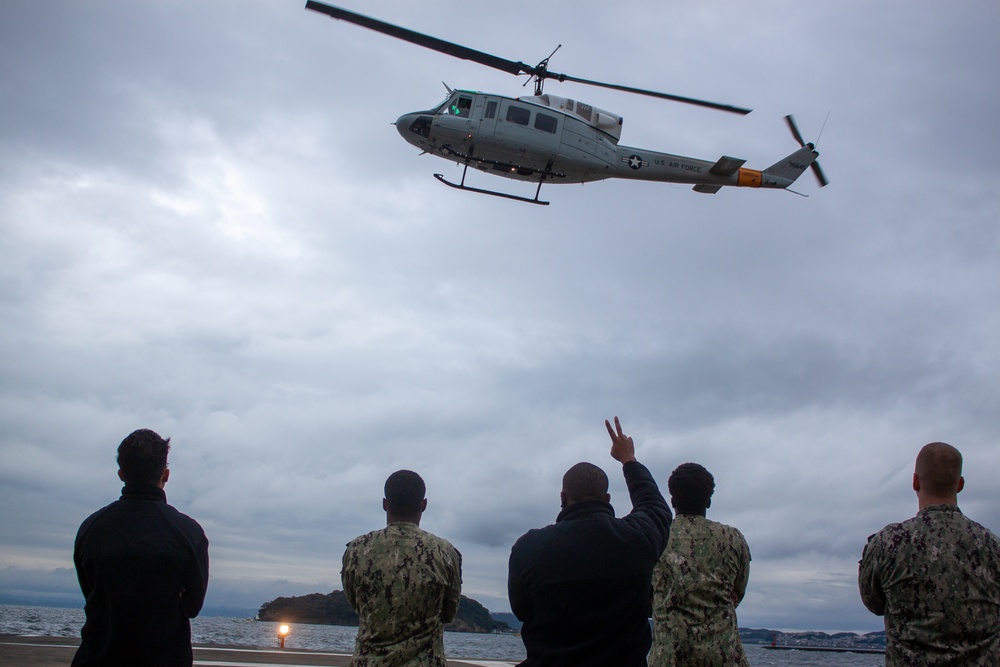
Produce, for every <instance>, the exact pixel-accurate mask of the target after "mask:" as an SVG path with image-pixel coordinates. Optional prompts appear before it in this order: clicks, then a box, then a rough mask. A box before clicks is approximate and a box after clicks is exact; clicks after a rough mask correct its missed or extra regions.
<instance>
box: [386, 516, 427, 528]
mask: <svg viewBox="0 0 1000 667" xmlns="http://www.w3.org/2000/svg"><path fill="white" fill-rule="evenodd" d="M385 523H386V525H387V526H391V525H392V524H394V523H415V524H416V525H418V526H419V525H420V515H419V514H416V515H413V514H391V513H390V514H387V515H386V517H385Z"/></svg>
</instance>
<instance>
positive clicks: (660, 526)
mask: <svg viewBox="0 0 1000 667" xmlns="http://www.w3.org/2000/svg"><path fill="white" fill-rule="evenodd" d="M623 472H624V474H625V483H626V485H627V486H628V490H629V495H630V496H631V499H632V508H633V509H632V512H631V514H629V515H628V516H626V517H624V518H622V519H617V518H615V511H614V508H612V507H611V505H610V504H609V503H606V502H603V501H587V502H581V503H574V504H573V505H570V506H569V507H567V508H565V509H564V510H563V511H562V512H560V513H559V516H558V518H557V519H556V522H555V523H554V524H552V525H550V526H546V527H545V528H538V529H535V530H530V531H528V532H527V533H526V534H525V535H523V536H522V537H521V538H520V539H519V540H518V541H517V542H516V543H515V544H514V547H513V549H511V553H510V570H509V576H508V579H507V593H508V596H509V598H510V605H511V609H512V610H513V611H514V614H515V615H516V616H517V617H518V618H519V619H520V620H521V621H523V622H524V625H523V626H522V628H521V638H522V640H523V641H524V647H525V649H526V650H527V655H528V657H527V659H526V660H525V661H524V662H522V663H521V665H522V666H525V667H528V666H530V667H542V666H545V667H561V666H566V667H586V666H588V665H594V666H595V667H607V666H608V665H614V666H615V667H626V666H632V665H643V666H644V665H646V655H647V654H648V653H649V647H650V644H651V643H652V635H651V633H650V630H649V621H648V618H649V599H650V579H651V577H652V574H653V566H655V565H656V562H657V560H659V558H660V554H661V553H662V552H663V549H664V547H666V545H667V536H668V534H669V531H670V521H671V518H672V517H671V513H670V508H669V507H668V506H667V502H666V501H665V500H664V499H663V495H662V494H661V493H660V491H659V489H658V488H657V486H656V482H655V481H654V480H653V477H652V475H650V474H649V471H648V470H647V469H646V467H645V466H643V465H642V464H641V463H638V462H629V463H626V464H625V465H624V466H623Z"/></svg>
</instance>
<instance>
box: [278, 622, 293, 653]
mask: <svg viewBox="0 0 1000 667" xmlns="http://www.w3.org/2000/svg"><path fill="white" fill-rule="evenodd" d="M289 632H291V630H289V629H288V626H287V625H279V626H278V644H279V645H280V646H281V648H285V637H287V636H288V633H289Z"/></svg>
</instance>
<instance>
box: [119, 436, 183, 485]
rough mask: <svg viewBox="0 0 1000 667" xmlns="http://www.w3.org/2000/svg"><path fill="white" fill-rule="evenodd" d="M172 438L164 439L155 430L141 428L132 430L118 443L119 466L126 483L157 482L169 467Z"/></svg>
mask: <svg viewBox="0 0 1000 667" xmlns="http://www.w3.org/2000/svg"><path fill="white" fill-rule="evenodd" d="M169 451H170V438H167V439H166V440H164V439H163V438H161V437H160V436H159V434H157V433H156V432H155V431H150V430H149V429H148V428H141V429H139V430H137V431H132V432H131V433H130V434H129V435H128V436H127V437H126V438H125V439H124V440H122V442H121V444H120V445H118V458H117V460H118V468H119V469H120V470H121V471H122V479H123V481H124V482H125V483H126V484H156V483H157V482H159V481H160V477H161V476H162V475H163V470H164V469H165V468H166V467H167V453H168V452H169Z"/></svg>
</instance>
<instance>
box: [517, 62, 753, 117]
mask: <svg viewBox="0 0 1000 667" xmlns="http://www.w3.org/2000/svg"><path fill="white" fill-rule="evenodd" d="M533 73H534V72H533ZM544 76H545V77H546V78H549V79H555V80H556V81H573V82H575V83H584V84H587V85H588V86H599V87H601V88H611V89H612V90H621V91H624V92H626V93H636V94H638V95H648V96H650V97H658V98H660V99H662V100H671V101H673V102H683V103H685V104H694V105H696V106H699V107H707V108H709V109H718V110H719V111H728V112H730V113H738V114H740V115H741V116H745V115H747V114H748V113H750V112H751V111H753V109H744V108H742V107H736V106H733V105H731V104H720V103H719V102H709V101H707V100H699V99H695V98H693V97H682V96H681V95H671V94H669V93H660V92H657V91H655V90H644V89H642V88H632V87H631V86H621V85H618V84H616V83H602V82H600V81H591V80H589V79H580V78H577V77H575V76H569V75H568V74H557V73H555V72H545V73H544Z"/></svg>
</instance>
